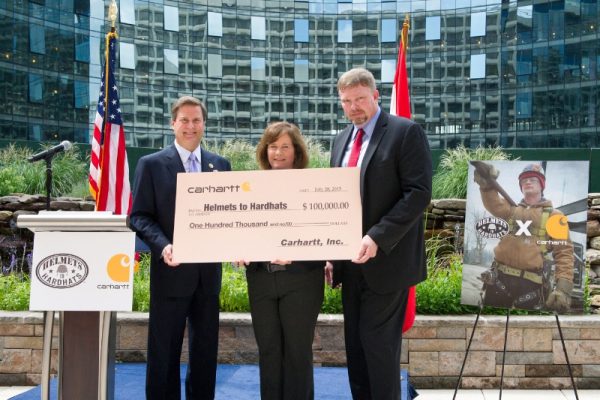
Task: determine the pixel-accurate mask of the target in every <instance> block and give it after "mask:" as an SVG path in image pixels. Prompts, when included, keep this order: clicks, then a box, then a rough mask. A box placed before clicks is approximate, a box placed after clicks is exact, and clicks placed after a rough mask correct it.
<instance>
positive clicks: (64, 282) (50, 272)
mask: <svg viewBox="0 0 600 400" xmlns="http://www.w3.org/2000/svg"><path fill="white" fill-rule="evenodd" d="M88 272H89V268H88V265H87V264H86V262H85V261H83V260H82V259H81V258H79V257H77V256H75V255H73V254H65V253H61V254H53V255H51V256H48V257H46V258H44V259H43V260H42V261H40V262H39V263H38V265H37V266H36V267H35V274H36V276H37V278H38V279H39V281H40V282H42V283H43V284H44V285H46V286H49V287H51V288H55V289H67V288H71V287H74V286H77V285H79V284H80V283H81V282H83V281H84V280H85V278H87V276H88Z"/></svg>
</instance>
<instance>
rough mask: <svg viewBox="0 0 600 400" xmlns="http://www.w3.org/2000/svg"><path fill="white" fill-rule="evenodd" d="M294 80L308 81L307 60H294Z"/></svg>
mask: <svg viewBox="0 0 600 400" xmlns="http://www.w3.org/2000/svg"><path fill="white" fill-rule="evenodd" d="M294 80H295V81H296V82H308V60H295V62H294Z"/></svg>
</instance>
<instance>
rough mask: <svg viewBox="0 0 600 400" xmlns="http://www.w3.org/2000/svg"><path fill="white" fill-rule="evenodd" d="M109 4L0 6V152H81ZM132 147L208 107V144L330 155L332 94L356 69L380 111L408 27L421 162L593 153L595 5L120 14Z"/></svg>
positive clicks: (183, 1)
mask: <svg viewBox="0 0 600 400" xmlns="http://www.w3.org/2000/svg"><path fill="white" fill-rule="evenodd" d="M108 4H109V0H106V1H104V0H0V138H4V139H27V140H35V141H38V140H39V141H45V140H64V139H67V140H73V141H76V142H83V143H88V142H89V136H90V132H91V130H92V123H93V119H94V116H95V107H96V101H97V98H98V90H99V87H100V82H99V80H100V68H101V63H102V62H103V61H102V58H103V57H102V52H103V49H104V35H105V34H106V32H107V31H108V29H109V27H108V24H107V22H106V17H105V15H106V10H107V7H108ZM118 5H119V18H118V24H117V32H118V34H119V55H118V57H119V58H118V67H119V68H118V71H117V80H118V82H119V83H118V84H119V90H120V100H121V105H122V111H123V120H124V121H125V132H126V134H127V142H128V145H131V146H139V147H162V146H164V145H166V144H168V143H170V142H172V140H173V135H172V132H171V129H170V128H169V120H170V106H171V103H172V102H173V101H174V100H175V99H176V98H177V97H179V96H180V95H184V94H190V95H194V96H197V97H199V98H201V99H203V100H204V101H205V102H206V104H207V106H208V110H209V121H208V124H207V134H206V136H207V137H208V138H216V139H230V138H249V139H252V140H255V139H257V138H258V137H259V136H260V135H261V134H262V131H263V129H264V127H265V125H266V124H267V123H268V122H269V121H274V120H283V119H285V120H289V121H293V122H295V123H296V124H298V125H299V126H300V128H301V130H302V131H303V132H304V133H305V134H306V135H309V136H313V137H316V138H319V139H322V140H324V141H328V140H329V139H330V138H331V137H332V134H335V133H336V132H337V131H338V130H340V129H342V128H343V127H344V126H346V124H347V121H346V119H345V118H344V116H343V112H342V109H341V107H340V106H339V104H338V98H337V90H336V86H335V85H336V81H337V78H338V76H339V75H340V74H342V73H343V72H344V71H346V70H348V69H350V68H352V67H356V66H365V67H367V68H368V69H370V70H371V71H372V72H373V73H374V75H375V77H376V79H377V80H378V87H379V90H380V93H381V105H382V107H383V108H384V109H387V108H388V107H389V101H390V94H391V87H392V81H393V77H394V70H395V67H396V57H397V51H398V38H399V33H400V29H401V27H402V22H403V20H404V18H405V15H407V14H408V15H409V18H410V23H411V29H410V33H409V39H410V42H409V50H408V65H407V67H408V71H409V78H410V79H409V82H410V90H411V101H412V110H413V119H414V120H415V121H416V122H418V123H420V124H422V125H423V127H424V128H425V130H426V131H427V133H428V135H429V138H430V143H431V146H432V148H446V147H454V146H456V145H458V144H461V143H463V144H465V145H466V146H468V147H474V146H477V145H480V144H482V145H494V144H498V145H502V146H504V147H508V148H514V147H517V148H545V147H554V148H563V147H569V148H578V147H580V148H581V147H583V148H587V147H596V146H598V145H599V143H600V133H599V129H598V125H599V124H598V122H599V120H600V85H599V78H598V77H599V75H600V74H599V73H600V41H599V40H598V39H599V36H598V23H599V22H600V6H599V4H598V1H597V0H581V1H576V0H556V1H550V0H548V1H542V0H527V1H521V0H519V1H516V0H425V1H424V0H412V1H406V0H393V1H387V0H305V1H298V0H297V1H291V0H288V1H286V0H180V1H171V0H120V1H119V2H118Z"/></svg>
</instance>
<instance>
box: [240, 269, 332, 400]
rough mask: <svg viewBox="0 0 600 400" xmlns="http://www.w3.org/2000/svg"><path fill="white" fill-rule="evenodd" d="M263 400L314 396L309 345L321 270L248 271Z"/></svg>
mask: <svg viewBox="0 0 600 400" xmlns="http://www.w3.org/2000/svg"><path fill="white" fill-rule="evenodd" d="M246 277H247V280H248V295H249V298H250V310H251V315H252V326H253V328H254V335H255V336H256V342H257V344H258V355H259V368H260V394H261V399H262V400H292V399H293V400H311V399H313V398H314V381H313V357H312V343H313V338H314V335H315V326H316V324H317V317H318V315H319V310H320V309H321V304H322V303H323V289H324V288H323V287H324V277H323V269H321V268H317V269H312V270H307V271H294V272H291V271H279V272H267V271H266V270H265V269H262V268H259V269H257V270H254V271H251V270H248V271H247V272H246Z"/></svg>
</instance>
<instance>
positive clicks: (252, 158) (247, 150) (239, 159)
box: [203, 138, 329, 171]
mask: <svg viewBox="0 0 600 400" xmlns="http://www.w3.org/2000/svg"><path fill="white" fill-rule="evenodd" d="M305 140H306V147H307V150H308V158H309V168H326V167H329V152H327V151H326V150H325V149H324V148H323V145H322V144H321V142H319V141H318V140H315V139H312V138H305ZM203 146H204V147H205V148H206V149H207V150H209V151H212V152H214V153H217V154H219V155H220V156H223V157H225V158H226V159H228V160H229V162H231V169H232V170H233V171H253V170H257V169H258V163H257V162H256V146H254V145H252V144H251V143H250V142H249V141H248V140H244V139H235V140H228V141H225V142H220V143H219V142H217V141H210V140H209V141H205V142H204V144H203Z"/></svg>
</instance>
